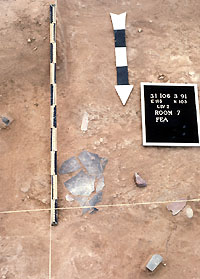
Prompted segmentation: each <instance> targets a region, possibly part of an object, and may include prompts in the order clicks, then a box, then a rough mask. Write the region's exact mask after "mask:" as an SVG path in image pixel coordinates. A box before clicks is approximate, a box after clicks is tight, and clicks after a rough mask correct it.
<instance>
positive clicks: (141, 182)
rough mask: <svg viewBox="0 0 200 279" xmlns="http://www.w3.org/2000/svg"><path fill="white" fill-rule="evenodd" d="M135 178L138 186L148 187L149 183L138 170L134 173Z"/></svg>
mask: <svg viewBox="0 0 200 279" xmlns="http://www.w3.org/2000/svg"><path fill="white" fill-rule="evenodd" d="M134 180H135V184H136V186H138V187H146V186H147V183H146V181H145V180H144V179H142V177H141V176H139V174H138V173H137V172H136V173H135V175H134Z"/></svg>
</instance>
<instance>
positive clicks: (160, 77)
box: [158, 75, 166, 80]
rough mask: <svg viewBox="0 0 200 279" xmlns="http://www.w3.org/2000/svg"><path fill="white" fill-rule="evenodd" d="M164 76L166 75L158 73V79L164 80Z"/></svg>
mask: <svg viewBox="0 0 200 279" xmlns="http://www.w3.org/2000/svg"><path fill="white" fill-rule="evenodd" d="M165 77H166V76H165V75H159V76H158V80H164V79H165Z"/></svg>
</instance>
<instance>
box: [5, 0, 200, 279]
mask: <svg viewBox="0 0 200 279" xmlns="http://www.w3.org/2000/svg"><path fill="white" fill-rule="evenodd" d="M0 4H1V17H0V23H1V28H0V36H1V44H0V57H1V67H0V80H1V82H0V115H4V114H8V115H10V116H11V117H12V118H13V119H14V121H13V123H12V124H11V125H10V127H9V128H7V129H1V130H0V157H1V161H0V181H1V195H0V211H1V212H2V211H15V210H30V209H31V210H34V209H48V208H49V207H50V175H49V174H50V129H49V127H50V121H49V112H50V107H49V106H50V92H49V91H50V90H49V4H50V2H49V1H47V0H37V1H34V0H26V1H25V0H16V1H13V0H7V1H4V0H0ZM199 10H200V3H198V1H195V0H154V1H153V0H149V1H146V0H129V1H127V0H124V1H119V0H116V1H115V0H112V1H106V0H79V1H78V0H59V3H58V10H57V49H58V50H57V66H58V68H57V86H58V167H60V166H61V164H62V162H63V161H64V160H66V159H68V158H70V157H72V156H76V155H78V154H79V153H80V152H81V151H82V150H88V151H90V152H94V153H97V154H99V155H100V156H102V157H106V158H108V164H107V166H106V168H105V171H104V177H105V187H104V189H103V199H102V202H101V204H104V205H111V204H122V203H125V204H127V203H137V202H139V203H140V202H141V203H142V202H162V201H168V200H176V199H193V198H196V199H198V198H200V192H199V181H200V173H199V171H198V168H199V166H198V163H199V151H198V149H197V148H157V147H143V146H142V131H141V108H140V107H141V105H140V82H145V81H146V82H151V81H152V82H160V80H158V78H159V75H165V79H164V81H163V82H176V83H179V82H180V83H197V84H198V85H199V78H200V66H199V60H200V52H199V42H200V35H199V21H200V20H199ZM125 11H126V12H127V24H126V27H127V29H126V39H127V54H128V66H129V82H130V84H133V85H134V90H133V92H132V94H131V96H130V98H129V100H128V103H127V105H126V106H125V107H123V106H122V104H121V102H120V100H119V98H118V96H117V94H116V92H115V88H114V86H115V84H116V68H115V56H114V36H113V30H112V24H111V20H110V16H109V13H110V12H113V13H122V12H125ZM139 29H142V32H138V30H139ZM28 39H31V42H28ZM85 112H87V113H88V114H89V124H88V130H87V132H85V133H83V132H82V131H81V122H82V117H83V115H84V113H85ZM134 172H139V173H140V174H141V175H142V176H143V178H144V179H145V180H146V181H147V183H148V186H147V187H146V188H144V189H140V188H138V187H136V186H135V184H134V182H133V174H134ZM69 177H70V176H68V175H64V176H58V197H59V207H69V206H70V207H71V206H78V203H76V202H75V201H73V202H67V201H66V200H65V195H66V194H67V193H68V192H67V189H66V188H65V187H64V184H63V183H64V181H66V180H67V178H69ZM166 205H167V204H165V203H164V204H148V205H137V206H129V207H113V208H112V207H108V208H100V209H99V211H98V212H97V213H96V214H93V215H90V214H86V215H83V216H82V212H81V210H62V211H59V225H58V226H57V227H53V228H52V229H51V238H52V241H51V247H50V248H51V256H52V258H51V265H50V266H51V268H50V269H49V243H50V228H49V227H50V226H49V222H50V216H49V211H48V210H47V211H41V212H26V213H12V214H0V219H1V222H0V245H1V249H0V250H1V252H0V278H1V279H3V278H4V279H12V278H15V279H21V278H25V279H46V278H52V279H60V278H65V279H86V278H87V279H88V278H94V279H102V278H108V279H119V278H124V279H132V278H134V279H143V278H144V279H145V278H156V279H157V278H159V279H160V278H163V279H169V278H177V279H179V278H181V279H182V278H184V279H188V278H191V279H199V278H200V245H199V235H200V219H199V217H200V203H199V202H188V203H187V206H191V208H192V209H193V211H194V216H193V218H191V219H189V218H188V217H187V216H186V208H185V209H184V210H183V211H182V212H180V213H179V214H178V215H177V216H172V214H171V212H169V211H168V210H167V209H166ZM153 254H160V255H162V256H163V258H164V263H165V265H161V266H160V267H159V268H158V269H157V270H156V271H155V273H150V272H148V271H147V270H146V269H145V265H146V263H147V261H148V259H149V257H151V256H152V255H153ZM49 270H51V273H49Z"/></svg>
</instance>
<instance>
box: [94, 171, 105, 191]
mask: <svg viewBox="0 0 200 279" xmlns="http://www.w3.org/2000/svg"><path fill="white" fill-rule="evenodd" d="M104 186H105V183H104V176H103V175H102V176H101V177H100V178H99V180H98V181H97V185H96V192H97V193H98V192H99V191H102V190H103V188H104Z"/></svg>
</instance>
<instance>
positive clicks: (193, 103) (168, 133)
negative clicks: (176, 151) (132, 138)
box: [141, 83, 200, 146]
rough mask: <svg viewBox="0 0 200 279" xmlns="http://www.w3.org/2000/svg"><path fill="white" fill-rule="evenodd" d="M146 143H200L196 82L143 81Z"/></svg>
mask: <svg viewBox="0 0 200 279" xmlns="http://www.w3.org/2000/svg"><path fill="white" fill-rule="evenodd" d="M141 102H142V128H143V145H145V146H200V142H199V104H198V90H197V85H196V84H177V83H141Z"/></svg>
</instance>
